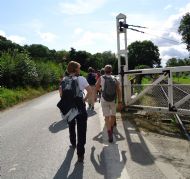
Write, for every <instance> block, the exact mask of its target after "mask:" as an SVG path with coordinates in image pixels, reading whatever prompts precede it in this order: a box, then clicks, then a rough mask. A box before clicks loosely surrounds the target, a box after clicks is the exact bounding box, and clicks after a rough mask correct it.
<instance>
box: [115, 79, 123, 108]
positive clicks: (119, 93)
mask: <svg viewBox="0 0 190 179" xmlns="http://www.w3.org/2000/svg"><path fill="white" fill-rule="evenodd" d="M116 92H117V106H118V110H119V111H121V109H122V98H121V88H120V84H119V81H116Z"/></svg>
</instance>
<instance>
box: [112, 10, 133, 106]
mask: <svg viewBox="0 0 190 179" xmlns="http://www.w3.org/2000/svg"><path fill="white" fill-rule="evenodd" d="M121 23H123V24H126V16H125V15H124V14H121V13H120V14H119V15H118V16H117V17H116V28H117V55H118V74H120V76H119V78H120V82H122V80H121V69H122V68H121V66H123V69H124V72H127V71H128V54H127V30H126V28H124V27H122V26H121ZM122 38H123V39H122ZM122 43H123V44H122ZM123 59H124V61H123ZM123 79H124V82H122V85H124V86H122V89H123V92H122V95H123V96H122V100H123V101H122V102H123V104H125V105H127V104H128V103H129V101H130V99H131V84H130V81H129V77H128V74H124V78H123Z"/></svg>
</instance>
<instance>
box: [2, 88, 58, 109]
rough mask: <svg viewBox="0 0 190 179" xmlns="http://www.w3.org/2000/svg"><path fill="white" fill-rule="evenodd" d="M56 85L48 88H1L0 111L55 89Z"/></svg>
mask: <svg viewBox="0 0 190 179" xmlns="http://www.w3.org/2000/svg"><path fill="white" fill-rule="evenodd" d="M55 89H56V87H55V86H51V87H48V88H46V89H44V88H42V87H39V88H31V87H27V88H16V89H7V88H2V87H1V88H0V111H1V110H3V109H6V108H8V107H11V106H13V105H15V104H18V103H20V102H23V101H26V100H29V99H33V98H35V97H38V96H40V95H42V94H45V93H47V92H50V91H53V90H55Z"/></svg>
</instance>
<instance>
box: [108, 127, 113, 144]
mask: <svg viewBox="0 0 190 179" xmlns="http://www.w3.org/2000/svg"><path fill="white" fill-rule="evenodd" d="M108 141H109V142H110V143H112V142H113V133H112V131H111V130H109V131H108Z"/></svg>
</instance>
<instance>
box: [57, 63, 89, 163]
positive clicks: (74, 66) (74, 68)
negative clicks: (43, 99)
mask: <svg viewBox="0 0 190 179" xmlns="http://www.w3.org/2000/svg"><path fill="white" fill-rule="evenodd" d="M80 66H81V65H80V64H79V63H77V62H75V61H70V62H69V64H68V66H67V72H68V75H69V76H72V78H73V79H75V78H78V83H79V88H80V90H81V91H82V92H83V91H84V90H86V91H87V93H86V95H85V97H84V98H83V99H82V101H81V103H80V104H81V105H80V109H79V111H80V113H79V114H78V115H77V116H76V117H75V119H73V120H72V121H71V122H69V134H70V136H69V137H70V142H71V147H72V148H74V149H75V148H77V155H78V161H79V162H83V160H84V153H85V148H84V145H85V144H86V131H87V111H86V105H85V101H86V100H87V99H88V97H89V96H90V95H91V88H90V86H89V84H88V82H87V80H86V78H84V77H83V76H79V74H80ZM63 80H64V78H63ZM59 92H60V96H62V88H61V86H60V89H59ZM76 124H77V139H78V141H77V143H76V131H75V126H76Z"/></svg>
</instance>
